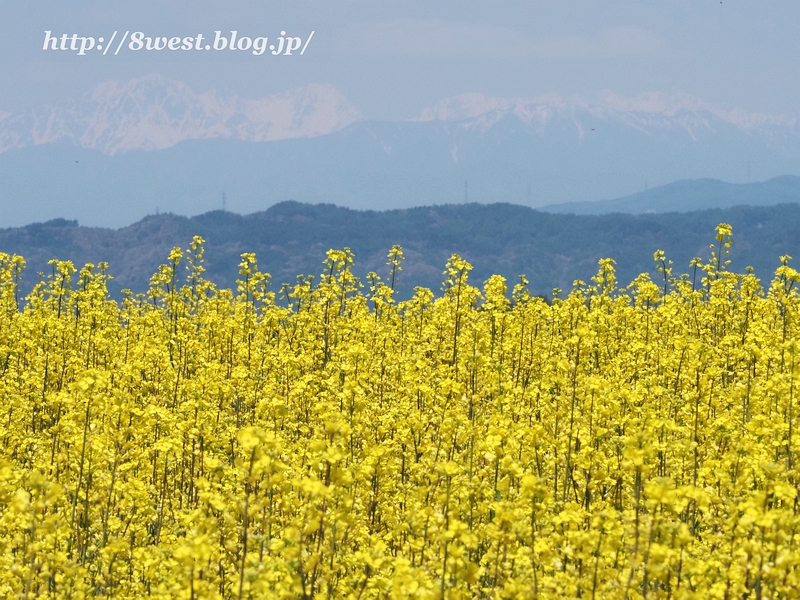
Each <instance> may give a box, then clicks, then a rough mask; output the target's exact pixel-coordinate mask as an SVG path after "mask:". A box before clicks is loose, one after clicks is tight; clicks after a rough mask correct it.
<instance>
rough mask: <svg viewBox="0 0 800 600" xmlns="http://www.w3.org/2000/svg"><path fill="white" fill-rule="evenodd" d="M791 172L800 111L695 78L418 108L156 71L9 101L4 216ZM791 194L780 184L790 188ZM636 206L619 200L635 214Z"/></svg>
mask: <svg viewBox="0 0 800 600" xmlns="http://www.w3.org/2000/svg"><path fill="white" fill-rule="evenodd" d="M782 175H800V123H799V122H798V121H797V119H796V118H794V117H792V116H782V115H764V114H754V113H749V112H745V111H743V110H737V109H729V108H725V107H719V106H715V105H711V104H709V103H706V102H703V101H701V100H698V99H696V98H693V97H691V96H688V95H685V94H680V93H675V94H662V93H652V94H645V95H642V96H639V97H636V98H624V97H621V96H618V95H614V94H608V95H606V96H605V97H604V98H602V99H601V100H599V101H597V102H595V103H590V102H587V101H585V100H583V99H579V98H578V99H576V98H564V97H560V96H556V95H549V96H542V97H538V98H517V99H514V98H493V97H490V96H485V95H482V94H477V93H470V94H463V95H460V96H456V97H453V98H449V99H445V100H442V101H441V102H439V103H437V104H436V105H434V106H431V107H428V108H426V109H424V110H423V111H422V112H421V113H420V114H419V115H417V116H416V117H415V118H412V119H408V120H404V121H375V120H366V119H364V118H363V116H361V115H360V113H359V111H358V110H357V108H356V107H355V106H353V104H352V103H350V102H349V101H348V100H347V98H346V97H344V95H342V94H341V93H340V92H339V91H337V90H336V89H335V88H333V87H332V86H330V85H322V84H313V85H308V86H306V87H303V88H299V89H295V90H290V91H287V92H284V93H282V94H277V95H273V96H270V97H267V98H262V99H245V98H241V97H239V96H237V95H236V94H233V93H223V92H218V91H214V90H211V91H205V92H197V91H194V90H192V89H190V88H189V87H188V86H186V85H184V84H182V83H178V82H174V81H170V80H168V79H165V78H163V77H160V76H155V75H154V76H149V77H144V78H141V79H137V80H133V81H130V82H127V83H117V82H113V81H112V82H106V83H104V84H102V85H100V86H98V87H97V88H96V89H94V90H93V91H92V92H91V93H87V94H86V95H85V96H84V97H83V98H80V99H77V100H64V101H62V102H61V103H58V104H54V105H50V106H40V107H34V108H31V109H30V110H28V111H26V112H23V113H20V114H9V113H8V112H0V182H1V183H2V185H0V227H7V226H12V225H23V224H26V223H30V222H31V221H37V220H47V219H52V218H56V217H64V218H69V219H78V220H79V221H80V222H81V223H84V224H90V225H104V226H124V225H127V224H129V223H131V222H133V221H135V220H137V219H139V218H141V217H143V216H145V215H147V214H150V213H154V212H156V211H157V210H161V211H172V212H175V213H178V214H187V215H193V214H199V213H202V212H205V211H208V210H212V209H216V208H221V207H222V202H221V198H222V196H223V193H225V195H226V198H227V204H226V207H227V208H228V209H229V210H233V211H235V212H239V213H249V212H256V211H259V210H264V209H266V208H267V207H268V206H271V205H272V204H275V203H277V202H281V201H283V200H298V201H302V202H314V203H315V202H330V203H334V204H338V205H341V206H347V207H351V208H360V209H386V208H404V207H410V206H420V205H430V204H445V203H457V202H464V201H468V202H511V203H516V204H525V205H528V206H532V207H542V206H546V205H552V204H557V203H564V202H586V201H596V200H606V199H615V198H620V197H623V196H630V195H634V194H637V193H639V192H644V191H646V190H648V189H652V188H654V187H657V186H660V185H665V184H668V183H670V182H673V181H677V180H689V179H701V178H713V179H718V180H723V181H727V182H731V183H737V184H742V183H746V182H748V181H754V182H755V181H764V180H767V179H770V178H774V177H777V176H782ZM792 186H794V183H792ZM681 189H683V188H681ZM703 189H706V188H703ZM754 189H755V188H754ZM715 193H716V192H715ZM792 193H793V192H792ZM703 194H705V192H702V193H701V194H700V195H699V196H697V195H694V196H692V198H693V200H692V201H691V203H690V204H691V208H695V207H696V208H703V207H706V206H708V207H711V206H719V205H720V204H719V203H718V202H717V201H716V200H714V201H710V200H709V202H704V201H703V198H704V197H705V196H703ZM717 195H719V194H717ZM670 197H671V196H663V198H662V197H661V196H659V198H660V199H658V200H657V202H656V200H654V199H653V198H652V197H651V196H650V195H648V198H649V200H648V202H649V203H648V204H647V206H646V208H644V207H642V208H641V209H642V210H656V211H662V210H677V209H678V204H675V205H674V206H673V203H674V200H670ZM715 197H716V196H715ZM791 197H793V196H792V194H791V193H788V195H787V193H783V192H782V195H781V198H782V199H783V200H781V201H785V199H786V198H791ZM694 198H697V201H696V202H695V200H694ZM634 200H635V199H634ZM757 200H758V203H760V204H768V203H770V202H773V203H774V202H776V201H777V200H775V199H771V198H770V197H765V198H761V197H760V196H759V198H758V199H757ZM632 202H634V204H636V203H637V202H639V201H638V200H635V201H632ZM654 202H655V205H654V204H653V203H654ZM748 202H750V201H749V200H748ZM628 204H630V203H628ZM628 204H625V203H623V204H621V205H619V206H621V207H623V209H624V210H626V211H628V210H629V209H630V210H631V211H633V212H636V209H635V207H633V208H631V207H628ZM609 206H611V205H609ZM613 206H617V205H616V204H614V205H613ZM625 207H628V208H625ZM576 210H577V209H576ZM592 210H593V209H592V208H586V207H583V208H581V211H582V212H586V211H588V212H591V211H592Z"/></svg>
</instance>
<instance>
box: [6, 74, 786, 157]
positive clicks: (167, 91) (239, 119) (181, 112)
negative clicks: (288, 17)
mask: <svg viewBox="0 0 800 600" xmlns="http://www.w3.org/2000/svg"><path fill="white" fill-rule="evenodd" d="M508 116H513V117H514V118H516V119H518V120H519V121H520V123H521V124H524V125H527V126H529V127H533V128H534V129H536V130H538V131H539V133H542V132H543V130H544V129H545V128H546V127H548V126H549V125H553V124H554V123H558V122H562V121H565V122H567V123H571V125H572V128H573V133H574V135H575V136H576V138H577V140H578V141H583V140H584V139H585V136H586V135H587V129H590V128H588V127H587V126H586V123H585V122H586V120H587V119H591V120H592V121H595V120H596V121H600V122H616V123H619V124H622V125H625V126H627V127H631V128H633V129H637V130H640V131H642V132H651V133H657V132H658V131H659V130H664V129H676V128H677V129H682V130H684V131H685V132H686V133H687V134H688V135H689V137H690V138H691V139H693V140H696V139H698V137H701V136H703V135H707V134H713V132H714V130H715V126H716V125H718V124H726V125H731V126H733V127H735V128H737V129H739V130H741V131H742V132H745V133H748V134H754V135H761V136H767V137H770V138H781V137H785V136H790V137H793V136H796V135H798V121H797V118H796V117H790V116H783V115H765V114H754V113H748V112H745V111H743V110H739V109H733V110H728V109H724V108H721V107H718V106H714V105H711V104H708V103H705V102H703V101H701V100H699V99H697V98H694V97H692V96H689V95H687V94H681V93H675V94H663V93H649V94H644V95H641V96H639V97H636V98H625V97H622V96H619V95H616V94H611V93H609V94H607V95H606V96H605V97H604V98H603V100H602V102H600V103H598V104H595V105H592V104H589V103H587V102H586V101H584V100H581V99H564V98H562V97H560V96H558V95H555V94H551V95H546V96H541V97H536V98H495V97H491V96H486V95H484V94H479V93H467V94H462V95H459V96H455V97H453V98H447V99H444V100H442V101H440V102H439V103H437V104H436V105H434V106H431V107H428V108H425V109H424V110H423V111H422V113H421V114H420V115H419V116H417V117H416V118H413V119H410V120H411V121H413V122H420V123H424V122H431V121H446V122H453V121H457V122H459V123H461V127H462V128H463V129H465V130H479V131H486V130H488V129H490V128H491V127H492V126H493V125H494V124H496V123H497V122H499V121H500V120H502V119H503V118H505V117H508ZM359 120H361V115H360V114H359V111H358V109H357V108H356V107H355V106H353V104H352V103H351V102H350V101H349V100H348V99H347V98H345V96H344V95H342V94H341V93H340V92H339V91H337V90H336V89H335V88H334V87H332V86H330V85H324V84H310V85H308V86H305V87H302V88H297V89H293V90H289V91H286V92H284V93H281V94H276V95H273V96H269V97H267V98H261V99H255V100H251V99H243V98H240V97H239V96H238V95H236V94H233V93H221V92H217V91H215V90H210V91H206V92H202V93H197V92H195V91H193V90H192V89H190V88H189V87H188V86H186V85H185V84H183V83H180V82H176V81H171V80H169V79H166V78H164V77H161V76H159V75H150V76H147V77H142V78H139V79H134V80H132V81H129V82H127V83H125V84H120V83H118V82H116V81H107V82H104V83H102V84H100V85H99V86H97V87H96V88H95V89H94V90H92V91H91V92H90V93H88V94H86V95H85V96H84V97H83V98H81V99H79V100H65V101H63V102H61V103H59V104H55V105H47V106H39V107H34V108H31V109H30V110H28V111H25V112H23V113H20V114H12V113H9V112H4V111H1V110H0V152H4V151H6V150H10V149H12V148H24V147H27V146H33V145H38V144H47V143H52V142H56V141H60V140H69V141H70V142H71V143H73V144H75V145H77V146H80V147H82V148H92V149H95V150H99V151H101V152H103V153H104V154H108V155H111V156H113V155H115V154H117V153H120V152H125V151H128V150H145V151H149V150H161V149H164V148H169V147H171V146H174V145H175V144H178V143H180V142H182V141H185V140H196V139H213V138H229V139H231V138H232V139H238V140H243V141H249V142H267V141H276V140H283V139H291V138H311V137H316V136H321V135H326V134H329V133H333V132H335V131H339V130H341V129H343V128H344V127H347V126H348V125H350V124H351V123H354V122H356V121H359Z"/></svg>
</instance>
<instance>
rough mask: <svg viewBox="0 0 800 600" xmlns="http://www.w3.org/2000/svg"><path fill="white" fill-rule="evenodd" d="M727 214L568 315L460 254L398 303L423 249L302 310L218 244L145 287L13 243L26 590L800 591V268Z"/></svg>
mask: <svg viewBox="0 0 800 600" xmlns="http://www.w3.org/2000/svg"><path fill="white" fill-rule="evenodd" d="M717 231H718V235H717V240H716V243H715V244H714V245H712V258H711V260H710V261H709V262H708V263H707V264H706V263H703V262H702V261H700V260H699V259H698V260H695V261H693V262H692V264H691V265H690V273H689V274H687V275H683V276H680V277H674V276H673V275H672V267H671V266H670V262H669V261H668V260H667V259H666V257H665V256H664V254H663V253H661V252H657V253H656V255H655V260H656V266H657V270H656V272H657V273H658V274H659V277H657V278H656V279H655V280H651V278H650V277H648V276H647V275H642V276H640V277H639V278H637V279H636V281H634V282H633V283H632V284H631V285H630V286H628V287H624V288H622V287H618V285H617V282H616V279H615V275H614V261H612V260H610V259H606V260H602V261H600V269H599V271H598V273H597V276H596V277H594V278H593V279H592V281H591V282H590V283H588V284H586V283H583V282H576V284H575V286H574V288H573V290H572V291H571V292H570V293H569V294H568V295H567V296H566V297H563V298H558V297H556V298H555V299H554V300H553V302H552V303H550V304H548V303H546V302H545V301H543V300H542V299H540V298H537V297H533V296H531V295H530V294H529V293H528V291H527V289H526V286H525V281H524V279H523V280H522V282H521V283H520V284H518V285H516V286H515V287H514V288H513V290H511V293H510V294H509V291H508V289H507V286H506V282H505V281H504V280H503V278H502V277H499V276H494V277H491V278H490V279H489V280H488V281H486V282H485V284H484V286H483V288H482V289H478V288H476V287H473V286H472V285H470V284H469V282H468V273H469V271H470V268H471V267H470V265H469V264H468V263H467V262H466V261H465V260H463V259H461V258H460V257H458V256H453V257H452V258H451V260H450V261H449V262H448V264H447V267H446V272H445V276H446V280H445V282H444V285H443V288H442V293H441V294H440V295H438V296H436V297H435V296H434V294H433V293H432V292H431V291H429V290H427V289H421V288H417V289H416V291H415V295H414V296H413V297H412V298H411V299H410V300H408V301H404V302H398V301H397V300H396V299H394V298H393V295H394V293H393V287H394V282H395V280H396V277H397V276H398V272H399V271H400V269H401V263H402V258H403V257H402V250H401V249H400V248H399V247H395V248H393V249H392V252H391V253H390V255H389V263H388V264H389V267H390V277H389V278H387V280H386V282H383V281H381V280H380V278H379V277H378V276H377V275H376V274H375V273H370V274H369V275H368V276H367V278H366V280H365V281H364V283H361V282H360V281H359V280H358V279H357V278H356V277H355V276H354V275H353V272H352V267H353V255H352V254H351V253H350V251H349V250H347V249H345V250H344V251H330V252H328V259H327V261H326V263H325V270H324V273H323V274H322V275H321V276H319V277H318V278H312V277H300V278H298V281H297V283H296V285H293V286H284V287H283V288H282V289H281V290H280V292H279V293H278V296H277V297H276V295H275V294H274V293H273V292H269V291H268V289H269V287H268V284H269V277H268V276H267V275H265V274H263V273H261V272H260V271H259V270H258V267H257V264H256V260H255V256H253V255H251V254H244V255H242V263H241V265H240V268H241V271H240V273H241V278H240V280H239V282H238V289H237V290H236V291H235V292H234V291H231V290H223V289H216V288H215V286H214V285H212V284H211V283H209V282H208V281H206V280H205V279H204V278H203V267H202V259H203V247H202V240H201V239H199V238H195V240H194V242H193V243H192V246H191V248H190V249H188V250H187V251H186V252H185V253H184V252H182V251H180V250H178V249H176V250H174V251H173V252H172V253H171V254H170V256H169V260H168V262H167V263H166V264H165V265H163V266H162V267H161V268H160V269H159V271H158V273H157V274H156V275H155V276H154V277H153V280H152V285H151V288H150V290H149V292H148V293H147V294H143V295H138V296H137V295H133V294H130V293H128V294H127V295H126V296H125V299H124V300H123V301H122V302H121V303H120V304H118V303H116V302H114V301H112V300H110V299H109V297H108V295H107V291H106V282H107V279H108V275H107V274H106V269H105V265H102V264H101V265H99V266H93V265H87V266H86V267H84V268H83V269H81V270H80V271H79V272H76V270H75V268H74V267H73V266H72V265H71V264H70V263H68V262H55V261H54V262H53V263H51V264H52V273H51V274H49V275H47V276H46V277H44V278H43V279H42V281H41V282H40V283H39V284H38V285H37V286H36V287H35V288H34V289H33V291H32V292H31V293H30V294H29V295H28V296H27V298H21V297H20V294H19V280H20V273H21V271H22V268H23V266H24V264H23V261H22V259H21V258H19V257H17V256H9V255H3V254H0V398H2V404H0V439H2V445H1V446H0V597H3V598H13V597H19V598H39V597H41V598H76V599H77V598H84V597H89V596H91V597H118V598H139V597H143V596H152V597H161V598H191V599H196V598H198V599H199V598H237V599H242V598H312V597H319V598H377V597H381V598H474V597H486V598H573V597H574V598H578V597H581V598H598V599H599V598H639V597H649V598H676V599H678V598H704V599H705V598H742V597H750V598H796V597H798V596H800V570H799V565H800V515H799V514H798V484H800V473H799V472H798V460H800V448H798V444H799V442H800V441H799V440H798V439H797V432H796V431H795V430H796V429H797V426H796V425H794V422H795V421H797V420H798V412H800V407H798V408H795V404H796V403H797V400H796V399H795V397H794V389H795V385H794V381H795V379H796V378H800V345H798V341H797V340H798V334H799V333H800V320H799V318H800V313H798V311H799V310H800V297H798V293H797V289H796V287H795V284H796V282H797V281H798V280H800V274H798V272H797V271H795V270H794V269H792V268H791V267H789V265H788V262H789V257H783V258H782V266H780V267H779V268H778V270H777V272H776V276H775V278H774V280H773V281H772V282H771V285H770V286H769V288H768V289H764V288H762V286H761V285H760V283H759V280H758V279H757V278H756V277H755V275H754V274H753V273H751V272H748V273H745V274H735V273H732V272H730V271H729V270H728V269H727V264H728V261H727V260H726V256H727V251H728V247H729V246H730V236H731V232H730V228H729V227H728V226H725V225H721V226H720V227H719V228H718V230H717ZM184 264H185V265H186V268H185V269H184V267H183V265H184ZM798 385H799V386H800V381H799V382H798Z"/></svg>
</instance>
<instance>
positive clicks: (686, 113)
mask: <svg viewBox="0 0 800 600" xmlns="http://www.w3.org/2000/svg"><path fill="white" fill-rule="evenodd" d="M507 116H514V117H516V118H517V119H519V120H520V121H522V122H523V123H525V124H526V125H538V126H539V127H544V126H546V125H547V124H548V123H549V122H550V121H552V120H554V119H565V120H568V121H571V122H572V123H573V124H574V125H575V127H576V129H577V130H579V131H581V132H583V130H584V127H583V124H584V123H586V122H589V121H592V122H597V121H600V122H603V121H605V122H615V123H619V124H621V125H625V126H628V127H632V128H634V129H639V130H641V131H652V130H659V129H660V130H663V129H674V128H680V129H683V130H685V131H686V132H687V133H688V134H689V135H690V136H691V137H692V138H693V139H697V137H698V136H700V135H702V133H703V132H704V131H708V132H712V131H714V130H715V127H717V126H718V125H728V126H732V127H734V128H736V129H739V130H740V131H742V132H745V133H756V134H768V135H770V136H775V135H776V134H778V135H779V136H780V135H787V134H796V133H797V129H798V122H797V118H796V117H790V116H784V115H766V114H759V113H749V112H746V111H744V110H741V109H725V108H722V107H719V106H716V105H713V104H710V103H707V102H704V101H702V100H700V99H698V98H695V97H693V96H690V95H688V94H684V93H681V92H677V93H673V94H664V93H661V92H651V93H646V94H642V95H640V96H637V97H635V98H626V97H624V96H621V95H619V94H614V93H610V92H609V93H606V94H605V96H604V97H603V99H602V100H601V101H600V102H598V103H597V104H594V105H591V104H589V103H588V102H586V101H584V100H582V99H569V100H567V99H564V98H562V97H561V96H557V95H546V96H539V97H535V98H495V97H491V96H486V95H484V94H479V93H470V94H461V95H459V96H454V97H452V98H447V99H445V100H442V101H440V102H438V103H437V104H435V105H433V106H431V107H428V108H426V109H425V110H423V111H422V113H421V114H420V115H419V116H418V117H416V118H415V119H412V120H413V121H420V122H426V121H457V122H461V126H463V127H464V128H467V129H473V128H478V129H486V128H488V127H490V126H491V125H493V124H494V123H496V122H497V121H499V120H500V119H503V118H504V117H507Z"/></svg>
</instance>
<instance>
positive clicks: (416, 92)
mask: <svg viewBox="0 0 800 600" xmlns="http://www.w3.org/2000/svg"><path fill="white" fill-rule="evenodd" d="M798 26H800V3H798V2H793V1H789V0H783V1H780V2H778V1H774V0H773V1H770V0H760V1H759V2H754V1H753V0H747V1H745V0H723V1H722V2H720V0H647V1H626V0H614V1H613V2H600V1H599V0H598V1H587V0H569V1H564V0H559V1H555V0H554V1H551V2H537V1H530V0H526V1H518V2H502V1H492V2H489V1H487V0H481V1H478V2H474V1H466V0H458V1H446V0H437V1H435V2H433V1H431V0H420V1H402V0H401V1H394V2H384V1H375V0H342V1H334V0H325V1H304V0H297V1H292V0H283V1H281V2H274V1H267V0H261V1H253V2H246V1H238V2H237V1H235V0H232V1H226V2H220V1H219V0H215V1H213V2H208V1H203V0H191V1H169V0H158V1H143V0H137V1H136V2H131V1H129V0H128V1H124V2H123V1H117V0H101V1H88V2H80V1H70V2H59V1H55V0H50V1H47V2H44V1H40V0H14V1H9V0H0V111H7V112H17V111H20V110H23V109H25V108H26V107H28V106H33V105H38V104H42V103H50V102H54V101H57V100H59V99H61V98H64V97H78V96H80V95H81V94H83V93H86V92H87V91H89V90H91V89H92V88H93V87H94V86H95V85H97V84H98V83H100V82H102V81H105V80H108V79H116V80H118V81H120V82H124V81H127V80H129V79H131V78H134V77H138V76H142V75H146V74H150V73H159V74H162V75H164V76H166V77H169V78H171V79H175V80H178V81H183V82H185V83H187V84H188V85H189V86H190V87H192V88H193V89H194V90H195V91H198V92H202V91H206V90H209V89H212V88H213V89H217V90H229V91H233V92H236V93H238V94H240V95H242V96H244V97H262V96H266V95H269V94H273V93H276V92H281V91H283V90H286V89H290V88H293V87H298V86H301V85H305V84H307V83H311V82H319V83H329V84H332V85H333V86H335V87H336V88H338V89H339V90H340V91H341V92H342V93H344V95H345V96H347V97H348V98H349V99H350V100H351V101H352V102H353V103H354V104H355V105H356V107H358V109H359V110H360V111H361V112H362V114H363V115H364V116H365V117H367V118H375V119H386V118H388V119H404V118H410V117H413V116H415V115H417V114H418V113H419V112H420V111H421V110H422V109H423V108H425V107H426V106H429V105H431V104H434V103H435V102H437V101H438V100H440V99H443V98H446V97H449V96H453V95H456V94H461V93H465V92H483V93H485V94H489V95H494V96H513V97H530V96H537V95H541V94H546V93H557V94H560V95H563V96H567V97H570V96H579V97H581V98H585V99H587V100H589V101H591V100H592V99H596V98H598V97H601V96H602V95H603V94H604V93H605V92H607V91H612V92H615V93H618V94H622V95H625V96H636V95H638V94H641V93H644V92H651V91H660V92H676V91H680V92H683V93H687V94H690V95H693V96H697V97H699V98H701V99H703V100H705V101H707V102H710V103H714V104H719V105H721V106H723V107H728V108H734V107H738V108H743V109H745V110H747V111H750V112H764V113H783V114H790V115H794V114H798V113H800V110H798V108H799V107H798V99H799V98H800V77H798V71H799V70H800V35H798V33H797V31H798ZM45 30H51V31H52V32H53V34H56V35H61V34H64V33H66V34H69V35H71V34H73V33H77V34H78V35H81V36H94V37H100V36H106V38H108V37H110V34H111V33H112V32H113V31H114V30H118V31H120V34H119V35H120V36H121V34H122V33H121V32H124V31H125V30H130V31H137V30H140V31H143V32H144V33H145V35H152V36H170V37H171V36H180V37H185V36H195V35H197V34H198V33H202V34H203V35H205V36H206V37H208V36H213V33H214V31H215V30H221V31H223V32H225V33H226V34H229V32H230V31H231V30H236V31H238V35H239V36H250V37H255V36H269V37H270V41H272V40H274V39H275V38H276V37H277V36H279V35H280V31H281V30H284V31H286V32H287V34H288V35H297V36H302V37H303V38H305V37H307V36H308V34H309V33H310V32H311V31H312V30H313V31H314V32H315V34H314V38H313V39H312V41H311V42H310V43H309V47H308V49H307V51H306V54H305V55H304V56H292V57H284V56H278V57H273V56H269V55H268V54H265V55H263V56H260V57H257V56H252V55H251V54H249V53H246V52H194V51H190V52H181V51H178V52H167V51H162V52H149V53H148V52H138V53H133V52H126V51H125V50H124V49H123V50H122V51H121V52H120V54H119V55H118V56H112V55H111V54H110V53H109V54H108V55H106V56H103V55H102V53H100V52H97V51H95V52H88V53H87V55H86V56H77V53H76V52H62V51H56V52H53V51H47V52H45V51H43V50H42V44H43V40H44V31H45Z"/></svg>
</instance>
